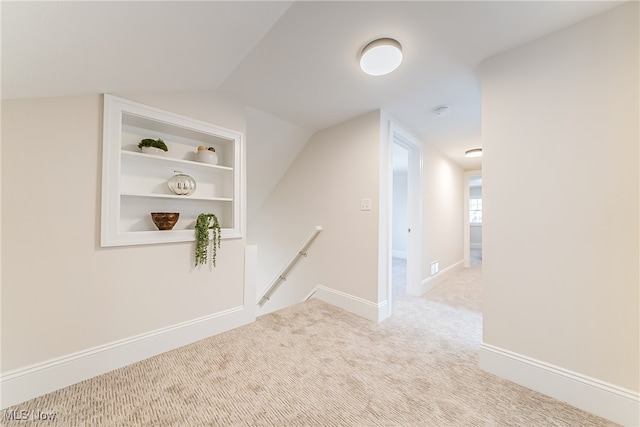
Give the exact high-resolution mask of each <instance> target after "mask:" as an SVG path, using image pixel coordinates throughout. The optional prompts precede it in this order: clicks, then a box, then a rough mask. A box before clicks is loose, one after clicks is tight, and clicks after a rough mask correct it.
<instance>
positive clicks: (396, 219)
mask: <svg viewBox="0 0 640 427" xmlns="http://www.w3.org/2000/svg"><path fill="white" fill-rule="evenodd" d="M392 150H393V200H392V202H393V212H392V218H393V224H392V229H391V234H392V238H391V251H392V263H391V280H392V288H393V296H394V297H398V296H402V295H406V294H407V241H408V234H409V225H408V217H407V209H408V206H407V204H408V199H407V196H408V194H407V191H408V177H407V172H408V167H409V151H408V150H407V149H406V148H405V147H403V146H402V145H400V144H397V143H395V142H394V143H393V147H392Z"/></svg>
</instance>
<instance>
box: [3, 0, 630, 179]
mask: <svg viewBox="0 0 640 427" xmlns="http://www.w3.org/2000/svg"><path fill="white" fill-rule="evenodd" d="M621 3H622V2H610V1H604V2H597V1H584V2H582V1H563V2H555V1H541V2H523V1H491V2H484V1H471V2H464V1H443V2H437V1H411V2H398V1H376V2H366V1H354V2H347V1H344V2H339V1H317V2H314V1H294V2H291V1H287V2H284V1H256V2H249V1H233V2H223V1H196V2H189V1H175V2H170V1H158V2H154V1H140V2H115V1H106V2H93V1H86V2H82V1H81V2H56V1H45V2H8V1H3V2H2V4H1V13H2V63H1V66H2V88H1V89H2V98H3V99H13V98H31V97H51V96H74V95H83V94H90V93H118V92H120V93H122V92H127V91H136V92H140V91H194V90H196V91H197V90H203V91H212V90H217V91H220V92H224V93H228V94H231V95H233V96H236V97H239V98H240V99H241V100H242V101H243V102H245V103H246V104H247V105H249V106H251V107H254V108H256V109H259V110H261V111H264V112H266V113H268V114H271V115H273V116H276V117H279V118H280V119H283V120H286V121H288V122H290V123H293V124H295V125H298V126H302V127H304V128H306V129H308V130H309V131H316V130H320V129H323V128H326V127H329V126H332V125H334V124H337V123H339V122H342V121H344V120H347V119H350V118H352V117H355V116H357V115H360V114H363V113H365V112H368V111H371V110H373V109H377V108H382V109H384V110H386V111H387V112H388V113H389V114H390V115H391V116H392V117H394V118H395V119H396V120H397V121H398V122H399V123H401V124H402V125H403V126H404V127H406V128H407V129H408V130H409V131H411V132H412V133H414V134H415V135H416V136H418V137H420V138H422V139H423V140H425V141H427V142H429V143H431V144H433V145H435V146H437V147H438V148H439V149H440V150H441V151H442V152H443V153H444V154H446V155H447V156H449V157H450V158H452V159H453V160H454V161H456V162H458V163H459V164H460V165H461V166H462V167H463V168H465V169H467V170H469V169H476V168H479V166H480V163H479V160H469V159H465V158H464V157H463V153H464V151H465V150H467V149H469V148H474V147H480V146H482V140H481V93H480V84H479V80H478V76H477V67H478V65H479V64H480V62H481V61H482V60H483V59H485V58H487V57H490V56H493V55H495V54H497V53H500V52H504V51H506V50H509V49H511V48H514V47H516V46H518V45H522V44H524V43H527V42H529V41H532V40H534V39H536V38H539V37H542V36H544V35H546V34H549V33H551V32H554V31H557V30H560V29H562V28H565V27H567V26H569V25H572V24H574V23H576V22H579V21H581V20H584V19H587V18H589V17H591V16H593V15H596V14H599V13H601V12H603V11H605V10H607V9H610V8H612V7H615V6H617V5H619V4H621ZM379 37H392V38H395V39H397V40H398V41H399V42H400V43H401V44H402V46H403V53H404V61H403V63H402V65H401V66H400V67H399V68H398V69H397V70H396V71H395V72H393V73H391V74H389V75H386V76H379V77H373V76H369V75H366V74H364V73H363V72H362V71H361V70H360V69H359V67H358V54H359V52H360V50H361V49H362V48H363V46H364V45H365V44H367V43H368V42H369V41H371V40H373V39H376V38H379ZM442 104H448V105H451V107H452V110H451V113H450V114H449V115H447V116H438V115H436V114H434V108H435V107H437V106H439V105H442Z"/></svg>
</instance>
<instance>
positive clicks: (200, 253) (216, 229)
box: [196, 213, 221, 267]
mask: <svg viewBox="0 0 640 427" xmlns="http://www.w3.org/2000/svg"><path fill="white" fill-rule="evenodd" d="M209 230H213V237H212V238H211V264H213V266H214V267H215V266H216V255H217V250H218V249H220V234H221V229H220V223H219V222H218V217H217V216H216V215H215V214H212V213H207V214H200V215H198V218H197V219H196V267H197V266H198V265H199V264H203V265H204V264H206V263H207V258H208V247H209Z"/></svg>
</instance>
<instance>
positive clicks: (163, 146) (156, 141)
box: [138, 138, 169, 151]
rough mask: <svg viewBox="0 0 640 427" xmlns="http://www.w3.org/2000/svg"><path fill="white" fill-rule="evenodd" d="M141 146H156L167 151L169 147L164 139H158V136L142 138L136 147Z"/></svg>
mask: <svg viewBox="0 0 640 427" xmlns="http://www.w3.org/2000/svg"><path fill="white" fill-rule="evenodd" d="M142 147H156V148H159V149H161V150H164V151H169V147H167V144H165V143H164V141H163V140H162V139H160V138H158V139H151V138H147V139H143V140H142V141H140V143H139V144H138V148H140V149H142Z"/></svg>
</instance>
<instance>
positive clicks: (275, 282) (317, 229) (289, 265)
mask: <svg viewBox="0 0 640 427" xmlns="http://www.w3.org/2000/svg"><path fill="white" fill-rule="evenodd" d="M321 231H322V226H320V225H316V226H315V227H314V230H313V232H312V233H311V234H310V235H309V237H307V239H306V240H305V241H304V243H303V244H302V246H301V247H300V249H298V251H297V252H296V253H295V255H293V256H292V257H291V259H290V260H289V262H287V264H286V265H285V266H284V267H283V268H282V270H280V272H279V273H278V274H277V275H276V277H275V278H274V279H273V280H272V281H271V284H270V285H269V287H268V288H267V291H266V292H265V293H264V294H263V295H262V297H261V298H260V299H259V300H258V305H259V306H260V307H262V306H263V305H264V304H265V303H266V302H267V301H269V299H270V298H271V295H273V293H274V292H275V291H276V290H277V289H278V287H279V286H280V284H281V283H282V282H283V281H286V280H287V276H286V275H287V273H288V272H289V270H291V268H292V267H293V266H294V265H295V263H296V262H297V261H298V260H299V259H300V257H303V256H304V257H306V256H307V253H306V252H305V251H306V250H307V248H308V247H309V245H311V243H312V242H313V241H314V239H315V238H316V237H317V236H318V234H319V233H320V232H321Z"/></svg>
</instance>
